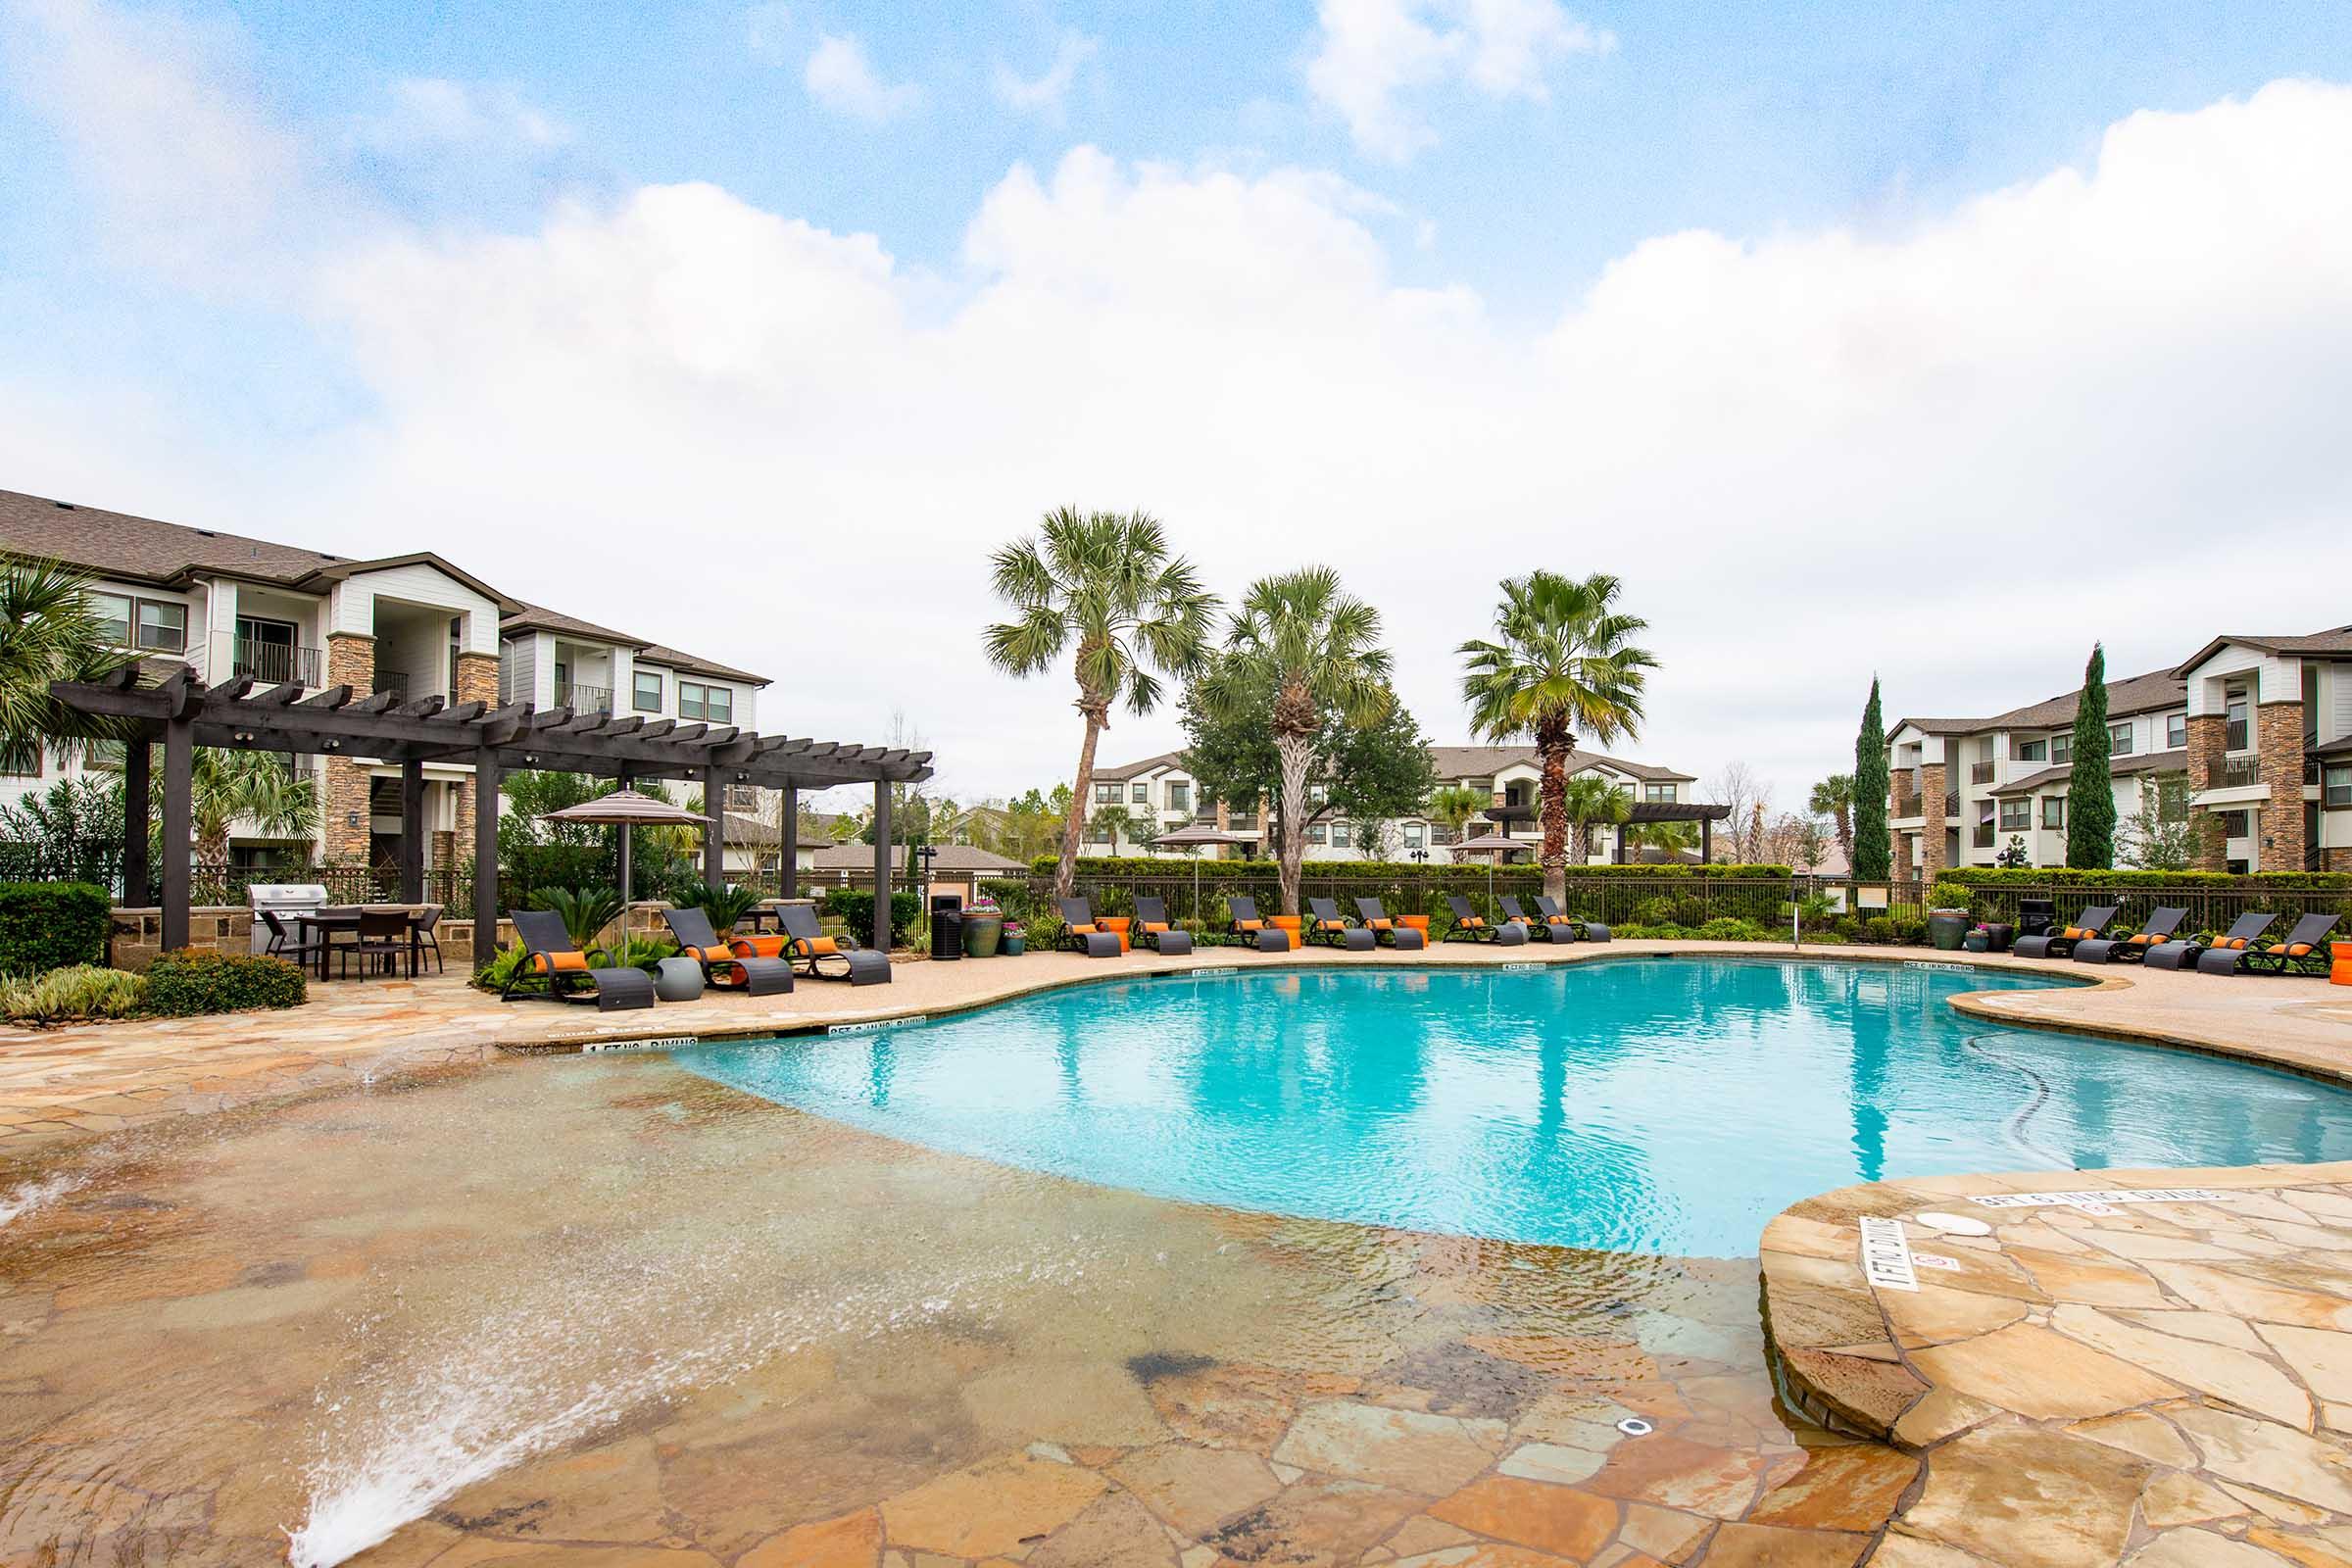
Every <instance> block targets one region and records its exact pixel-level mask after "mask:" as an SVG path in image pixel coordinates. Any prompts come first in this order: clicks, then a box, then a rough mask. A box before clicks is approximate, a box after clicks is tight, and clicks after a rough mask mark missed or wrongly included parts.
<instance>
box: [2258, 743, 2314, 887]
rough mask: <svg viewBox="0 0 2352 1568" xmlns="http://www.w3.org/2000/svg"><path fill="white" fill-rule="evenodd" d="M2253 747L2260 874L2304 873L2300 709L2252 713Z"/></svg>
mask: <svg viewBox="0 0 2352 1568" xmlns="http://www.w3.org/2000/svg"><path fill="white" fill-rule="evenodd" d="M2255 716H2256V733H2257V737H2258V738H2257V740H2256V742H2255V746H2256V749H2257V754H2258V756H2259V758H2260V760H2261V763H2262V785H2263V788H2264V789H2265V790H2267V791H2268V792H2269V794H2270V799H2269V800H2267V801H2265V802H2264V803H2263V807H2262V829H2261V840H2260V854H2261V863H2260V865H2259V866H2258V869H2260V870H2264V871H2300V870H2302V869H2303V705H2302V704H2301V703H2300V702H2294V703H2264V704H2262V705H2261V706H2260V707H2259V708H2257V709H2256V710H2255Z"/></svg>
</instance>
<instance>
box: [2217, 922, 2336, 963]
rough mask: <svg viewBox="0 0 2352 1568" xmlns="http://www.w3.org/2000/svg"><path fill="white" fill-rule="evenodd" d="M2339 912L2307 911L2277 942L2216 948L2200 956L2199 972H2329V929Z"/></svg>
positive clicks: (2331, 927)
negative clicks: (2225, 948)
mask: <svg viewBox="0 0 2352 1568" xmlns="http://www.w3.org/2000/svg"><path fill="white" fill-rule="evenodd" d="M2335 922H2336V916H2334V915H2332V914H2307V915H2305V916H2303V918H2301V919H2300V920H2297V921H2296V922H2295V924H2294V929H2293V930H2291V931H2289V932H2287V934H2286V936H2285V937H2284V938H2283V939H2282V940H2280V941H2278V942H2265V943H2262V944H2260V945H2257V946H2249V947H2244V948H2236V949H2232V950H2230V951H2229V952H2224V951H2223V950H2222V949H2220V948H2215V949H2214V950H2213V951H2212V952H2211V953H2208V954H2206V955H2205V956H2203V957H2201V958H2199V959H2198V960H2197V972H2198V973H2199V974H2319V975H2324V974H2326V973H2327V933H2328V932H2330V931H2332V930H2334V929H2335Z"/></svg>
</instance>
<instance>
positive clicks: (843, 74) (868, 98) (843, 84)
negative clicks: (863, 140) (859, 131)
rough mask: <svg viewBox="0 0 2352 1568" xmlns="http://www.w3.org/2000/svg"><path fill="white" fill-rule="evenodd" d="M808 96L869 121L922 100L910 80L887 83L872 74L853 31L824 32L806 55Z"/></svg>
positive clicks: (889, 116) (894, 114)
mask: <svg viewBox="0 0 2352 1568" xmlns="http://www.w3.org/2000/svg"><path fill="white" fill-rule="evenodd" d="M805 79H806V80H807V81H808V84H809V97H811V98H814V99H815V100H816V101H817V102H818V103H820V104H823V105H824V106H825V107H826V108H828V109H831V110H834V111H836V112H837V113H840V114H845V115H851V116H855V117H856V118H857V119H859V120H863V121H866V122H868V123H872V124H877V125H879V124H882V123H885V122H887V121H892V120H896V119H898V118H899V116H901V115H903V114H906V113H907V111H908V110H910V109H912V108H914V106H915V105H917V104H919V103H921V102H922V101H923V89H922V88H920V87H918V86H916V85H915V84H914V83H912V82H899V83H897V84H895V85H894V84H890V83H886V82H884V81H883V80H882V78H881V77H879V76H877V75H875V74H874V68H873V64H872V62H870V61H868V60H867V59H866V57H865V45H863V44H861V43H859V42H858V39H857V37H856V36H855V35H853V34H843V33H831V32H828V33H824V34H821V35H820V36H819V37H818V38H817V42H816V49H815V51H814V52H813V53H811V54H810V55H809V70H808V72H807V73H806V77H805Z"/></svg>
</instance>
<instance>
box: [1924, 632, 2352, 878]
mask: <svg viewBox="0 0 2352 1568" xmlns="http://www.w3.org/2000/svg"><path fill="white" fill-rule="evenodd" d="M2081 698H2082V693H2081V692H2080V691H2079V690H2078V691H2073V692H2068V693H2065V694H2064V695H2062V696H2058V697H2052V698H2048V699H2045V700H2044V701H2041V702H2038V703H2031V704H2028V705H2027V706H2025V707H2023V708H2015V709H2011V710H2009V711H2007V712H2003V713H1996V714H1993V715H1992V716H1990V717H1988V718H1905V719H1903V720H1901V721H1899V722H1898V723H1896V724H1895V725H1894V726H1893V728H1892V729H1890V730H1889V731H1888V733H1887V767H1888V799H1887V827H1888V830H1889V834H1890V837H1891V839H1892V843H1893V851H1894V874H1895V875H1896V876H1897V877H1911V876H1918V877H1924V878H1926V879H1928V880H1931V881H1932V880H1933V879H1934V878H1935V877H1936V874H1937V873H1938V872H1940V871H1942V870H1943V869H1944V868H1945V867H1947V866H1982V865H1993V864H1996V863H1998V861H1999V858H2000V857H2001V856H2002V855H2003V854H2004V853H2005V852H2007V851H2008V850H2009V849H2010V848H2011V846H2012V845H2013V844H2014V845H2015V846H2017V847H2018V848H2020V849H2021V850H2022V852H2023V854H2024V856H2025V858H2026V860H2027V863H2029V864H2033V865H2064V864H2065V863H2066V821H2067V810H2068V791H2069V790H2070V788H2071V786H2072V783H2073V766H2074V758H2073V748H2074V723H2075V714H2076V710H2077V707H2078V705H2079V704H2080V701H2081ZM2107 721H2108V722H2107V733H2108V746H2109V752H2110V758H2109V762H2108V772H2109V779H2110V784H2109V787H2110V789H2111V790H2112V791H2113V798H2114V802H2115V808H2116V815H2117V818H2118V820H2119V821H2121V820H2123V819H2126V818H2129V817H2131V815H2133V814H2134V813H2135V812H2137V811H2138V809H2139V808H2140V798H2141V790H2142V788H2143V786H2144V785H2149V784H2152V785H2154V786H2155V789H2156V792H2157V800H2158V803H2159V809H2160V811H2161V813H2162V814H2163V815H2164V816H2165V817H2166V818H2167V819H2168V820H2180V819H2182V818H2186V819H2188V820H2191V821H2194V822H2196V823H2197V824H2198V825H2199V829H2200V831H2199V832H2198V833H2197V834H2196V835H2195V838H2196V842H2197V843H2198V844H2199V846H2200V849H2199V861H2200V866H2201V868H2203V869H2209V870H2215V871H2224V870H2228V871H2285V870H2320V869H2327V870H2352V628H2341V629H2336V630H2330V631H2323V632H2317V633H2308V634H2305V633H2298V634H2294V635H2286V636H2265V637H2251V636H2224V637H2216V638H2214V639H2213V640H2212V641H2211V642H2209V643H2208V644H2207V645H2206V646H2205V647H2204V648H2203V649H2202V650H2200V651H2199V652H2198V653H2197V654H2195V655H2193V656H2192V657H2191V658H2190V659H2189V660H2188V661H2187V662H2184V663H2181V664H2179V665H2176V666H2173V667H2171V668H2167V669H2160V670H2151V671H2149V672H2148V673H2146V674H2143V675H2134V676H2131V677H2130V678H2129V679H2125V680H2116V681H2110V682H2108V685H2107Z"/></svg>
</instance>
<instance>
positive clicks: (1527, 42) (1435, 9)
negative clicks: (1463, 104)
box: [1306, 0, 1616, 163]
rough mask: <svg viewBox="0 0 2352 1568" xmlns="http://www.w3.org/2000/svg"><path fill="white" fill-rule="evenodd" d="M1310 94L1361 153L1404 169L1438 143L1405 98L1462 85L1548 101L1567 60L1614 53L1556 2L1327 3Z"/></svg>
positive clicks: (1609, 39) (1310, 67)
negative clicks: (1333, 114)
mask: <svg viewBox="0 0 2352 1568" xmlns="http://www.w3.org/2000/svg"><path fill="white" fill-rule="evenodd" d="M1317 20H1318V36H1317V39H1316V50H1315V55H1314V58H1313V59H1312V60H1310V61H1308V62H1307V67H1306V80H1307V87H1308V90H1309V91H1310V92H1312V94H1313V95H1314V97H1315V98H1316V100H1317V101H1319V102H1321V103H1323V104H1325V105H1327V106H1329V107H1330V108H1332V109H1334V110H1336V111H1338V112H1339V114H1340V116H1341V117H1342V118H1343V119H1345V120H1346V121H1347V122H1348V132H1349V134H1351V135H1352V136H1353V137H1354V138H1355V143H1356V145H1357V146H1358V147H1359V148H1361V149H1362V150H1363V151H1364V152H1366V153H1369V154H1371V155H1372V156H1373V157H1376V158H1383V159H1387V160H1389V161H1391V162H1399V163H1400V162H1402V161H1404V160H1405V159H1407V158H1410V157H1411V156H1412V155H1413V154H1414V153H1415V152H1417V151H1418V150H1420V149H1421V148H1423V147H1426V146H1428V145H1430V144H1431V143H1432V142H1434V141H1436V140H1437V135H1436V133H1435V132H1434V131H1433V130H1432V129H1431V128H1430V126H1429V124H1428V123H1427V121H1426V120H1425V119H1424V118H1423V117H1422V116H1421V114H1420V113H1419V112H1418V111H1417V110H1416V109H1415V108H1414V107H1412V105H1411V104H1409V103H1407V102H1403V101H1400V100H1404V99H1408V98H1410V97H1412V96H1414V95H1415V94H1418V93H1420V92H1422V91H1423V90H1425V89H1430V88H1435V87H1438V86H1440V85H1443V84H1446V83H1449V82H1454V81H1457V80H1458V81H1460V82H1462V83H1465V84H1467V85H1468V86H1470V87H1472V88H1474V89H1475V90H1477V91H1478V92H1481V93H1484V94H1485V95H1487V96H1488V97H1490V98H1510V97H1520V98H1532V99H1537V100H1541V99H1543V98H1544V97H1545V96H1547V94H1548V88H1547V86H1546V84H1545V75H1544V73H1545V72H1546V71H1547V70H1548V69H1549V67H1550V66H1551V65H1552V64H1553V62H1555V61H1557V60H1558V59H1560V58H1561V57H1562V56H1565V55H1571V54H1602V53H1606V52H1607V51H1608V50H1610V49H1613V48H1615V47H1616V39H1615V38H1614V37H1613V36H1612V35H1610V34H1609V33H1606V32H1602V31H1596V30H1595V29H1593V28H1592V27H1589V26H1587V25H1585V24H1583V23H1581V22H1578V21H1576V20H1575V19H1574V18H1572V17H1570V16H1569V15H1568V13H1567V12H1566V11H1564V10H1562V9H1561V8H1560V6H1559V4H1558V0H1322V4H1321V6H1320V7H1319V8H1318V11H1317Z"/></svg>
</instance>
